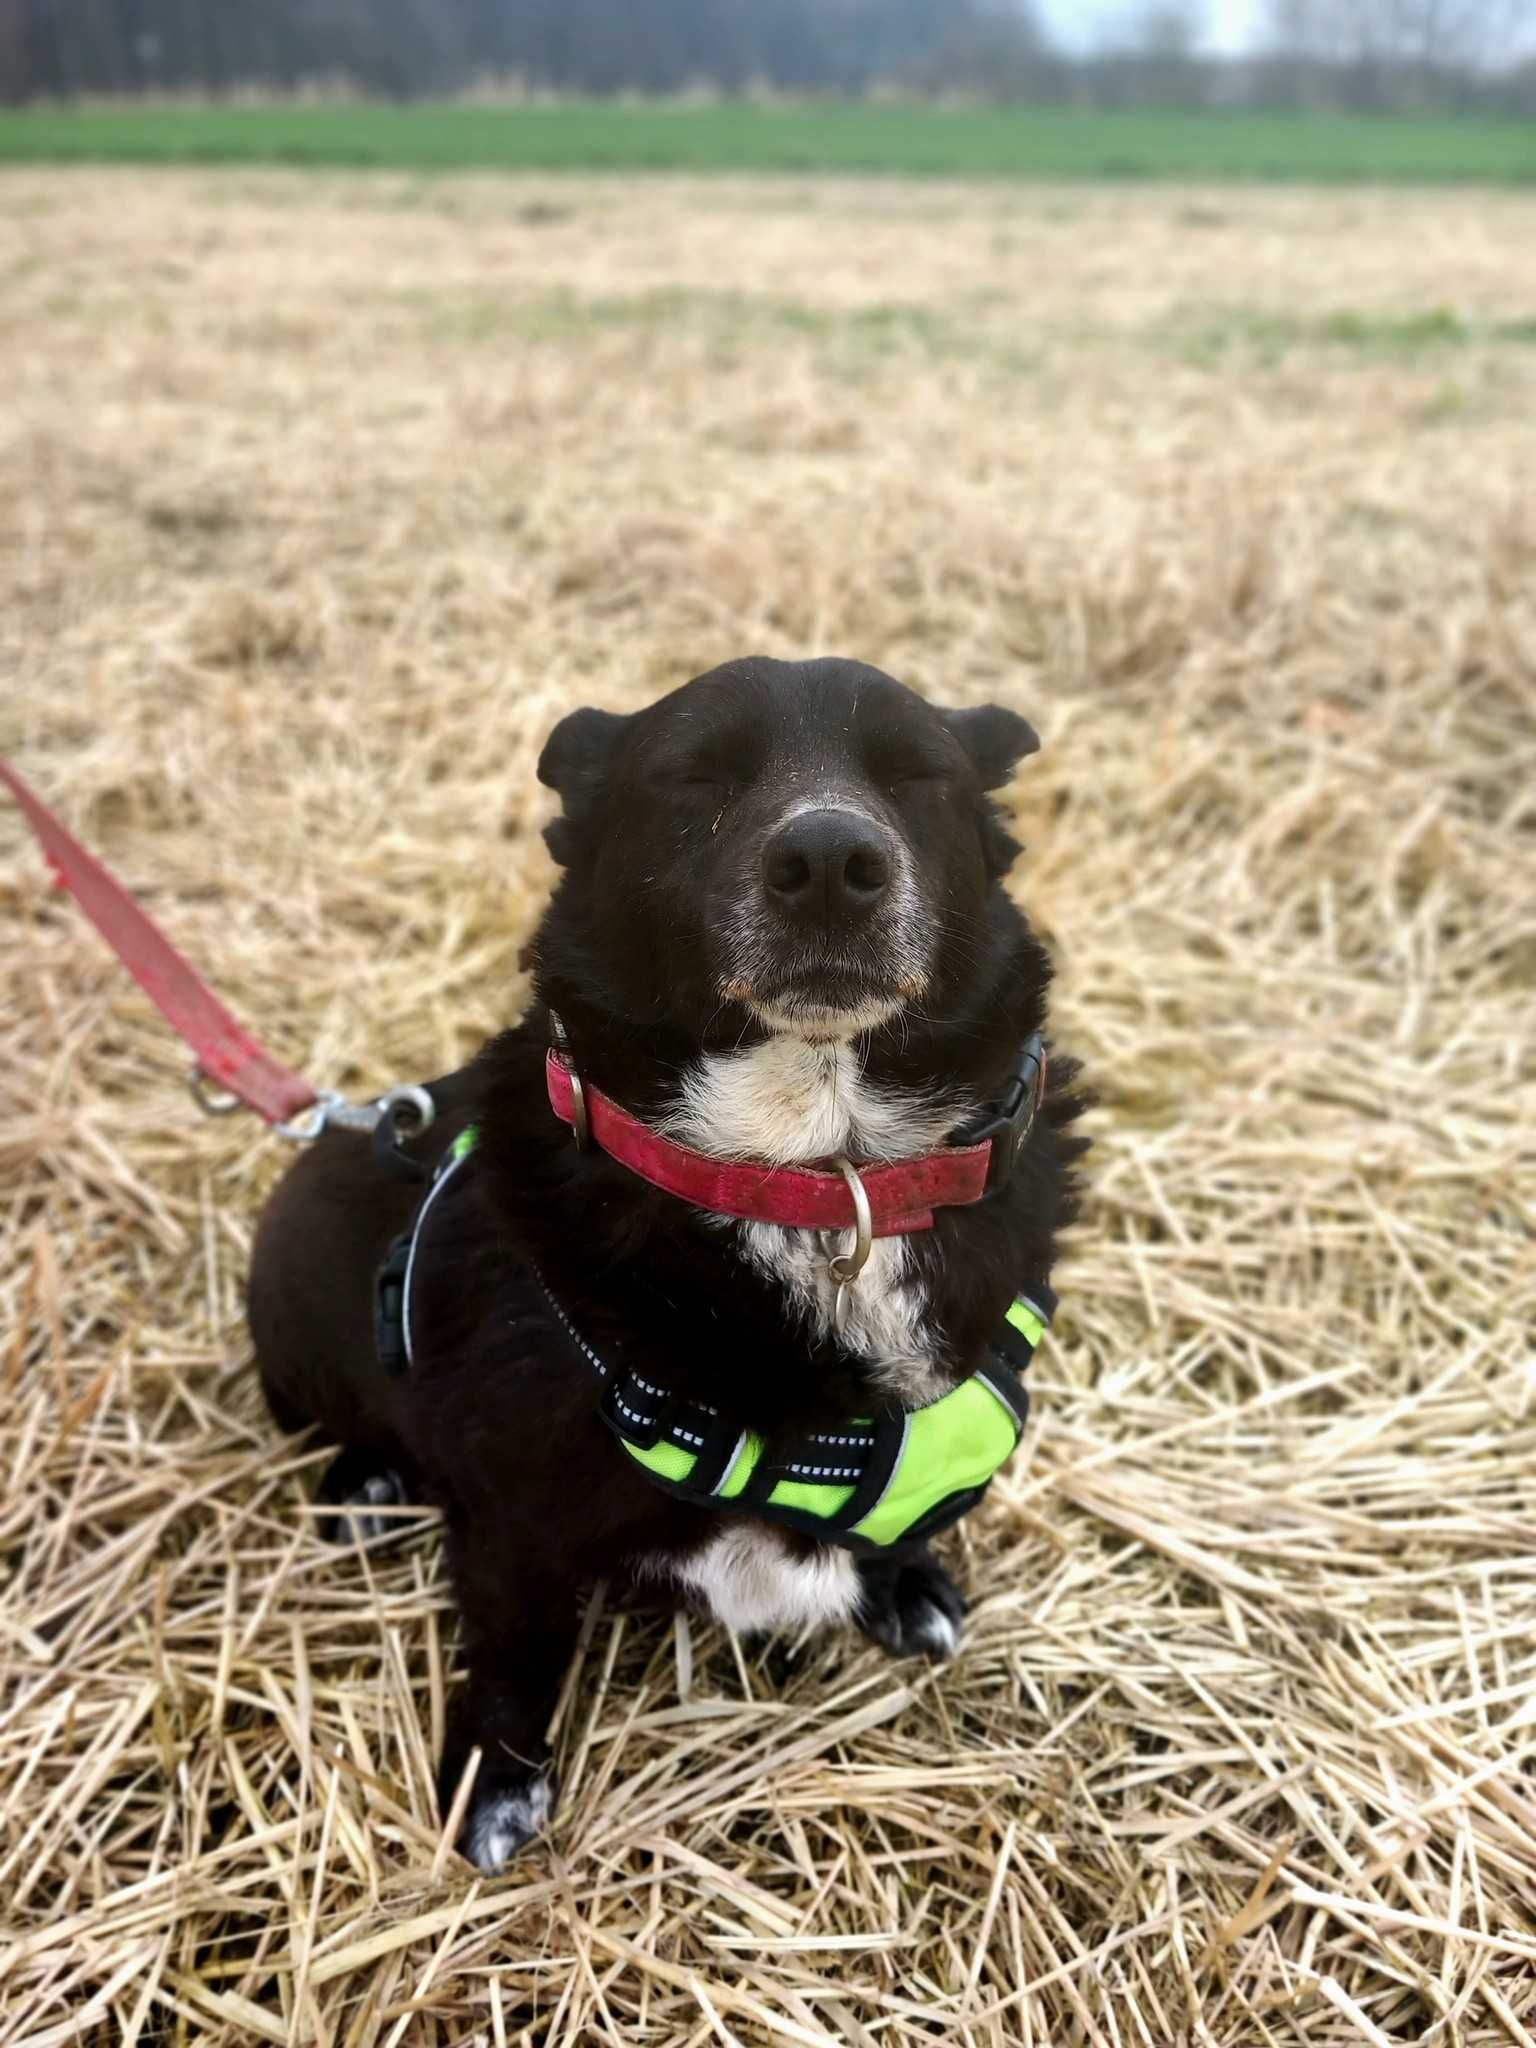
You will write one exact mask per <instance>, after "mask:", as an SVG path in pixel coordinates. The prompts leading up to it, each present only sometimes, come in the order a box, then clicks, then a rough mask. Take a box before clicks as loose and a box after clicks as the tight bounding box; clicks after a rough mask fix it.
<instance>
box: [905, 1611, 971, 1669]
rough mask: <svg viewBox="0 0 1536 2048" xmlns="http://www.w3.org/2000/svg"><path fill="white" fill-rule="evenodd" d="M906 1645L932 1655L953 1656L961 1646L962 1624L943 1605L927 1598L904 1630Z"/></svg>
mask: <svg viewBox="0 0 1536 2048" xmlns="http://www.w3.org/2000/svg"><path fill="white" fill-rule="evenodd" d="M902 1634H903V1637H904V1638H905V1647H906V1648H908V1649H910V1650H922V1651H923V1652H925V1654H926V1655H928V1656H930V1657H953V1655H954V1654H955V1652H956V1650H958V1649H959V1647H960V1624H959V1622H957V1621H956V1620H954V1618H953V1617H952V1616H950V1615H948V1614H946V1613H945V1612H944V1610H943V1608H942V1607H936V1606H930V1605H929V1603H928V1602H927V1601H926V1600H925V1601H923V1603H922V1604H921V1605H920V1606H919V1607H918V1608H917V1610H916V1612H915V1613H914V1614H913V1615H912V1616H911V1618H910V1620H909V1621H908V1622H907V1624H906V1626H905V1628H904V1629H903V1630H902Z"/></svg>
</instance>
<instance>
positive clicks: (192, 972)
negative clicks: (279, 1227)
mask: <svg viewBox="0 0 1536 2048" xmlns="http://www.w3.org/2000/svg"><path fill="white" fill-rule="evenodd" d="M0 782H3V783H4V784H5V785H6V787H7V788H8V789H9V790H10V792H11V794H12V796H14V797H15V799H16V801H17V803H18V804H20V806H21V809H22V814H23V816H24V817H25V818H26V820H27V823H28V824H29V825H30V826H31V827H32V830H33V831H34V832H35V833H36V834H37V837H38V840H39V842H40V844H41V846H42V849H43V852H44V854H45V855H46V856H47V859H48V864H49V866H50V867H51V868H52V869H53V872H54V874H55V875H56V876H57V877H58V880H59V882H60V883H61V885H62V886H63V887H64V888H66V889H68V891H69V892H70V894H71V895H72V896H73V897H74V899H75V901H76V902H77V903H78V904H79V905H80V908H81V909H82V910H83V911H84V912H85V914H86V916H87V917H88V918H89V919H90V920H91V923H92V924H93V925H95V927H96V929H97V931H99V932H100V933H101V935H102V937H103V938H104V939H105V940H106V942H107V944H108V945H109V946H110V947H111V948H112V950H113V952H114V953H116V955H117V957H118V958H119V960H121V961H122V963H123V965H124V966H125V967H126V968H127V969H128V972H129V973H130V974H131V975H132V976H133V978H134V980H135V981H136V982H137V983H138V984H139V987H140V988H141V989H143V991H144V993H145V994H146V995H147V996H148V997H149V999H150V1001H151V1002H152V1003H153V1004H154V1005H155V1007H156V1008H157V1009H158V1010H159V1011H160V1012H161V1014H162V1015H163V1016H164V1017H165V1018H166V1019H167V1020H168V1021H169V1022H170V1023H171V1024H172V1025H173V1026H174V1027H175V1029H176V1030H177V1031H179V1032H180V1033H181V1035H182V1037H183V1038H184V1039H185V1040H186V1041H187V1043H188V1045H190V1046H191V1048H192V1050H193V1051H194V1052H195V1053H196V1054H197V1059H198V1065H199V1066H200V1067H201V1068H202V1070H203V1072H204V1073H205V1074H206V1075H207V1076H208V1077H209V1078H210V1079H211V1080H214V1081H217V1082H218V1083H219V1084H220V1085H221V1086H222V1087H225V1088H227V1089H229V1090H230V1092H231V1093H232V1094H234V1095H238V1096H239V1098H240V1100H241V1101H242V1102H244V1103H246V1104H247V1105H248V1106H249V1107H250V1108H251V1109H254V1110H255V1111H256V1112H257V1114H258V1115H259V1116H263V1117H265V1118H266V1120H267V1122H268V1123H269V1124H282V1123H286V1122H287V1121H288V1120H289V1119H290V1118H291V1117H294V1116H296V1115H297V1114H298V1113H299V1111H300V1110H302V1109H308V1108H309V1107H310V1106H311V1105H312V1104H314V1103H316V1102H318V1101H319V1100H320V1099H321V1098H320V1097H319V1095H318V1094H317V1092H316V1090H315V1089H313V1088H311V1087H310V1085H309V1083H308V1082H307V1081H306V1080H305V1079H304V1078H303V1077H302V1075H299V1074H295V1073H291V1072H290V1071H289V1069H288V1068H287V1067H285V1066H283V1065H282V1063H281V1062H280V1061H279V1060H275V1059H274V1058H273V1057H272V1055H271V1053H269V1052H268V1051H266V1049H265V1048H264V1047H263V1046H260V1045H258V1044H257V1042H256V1040H255V1039H254V1038H252V1037H251V1035H250V1033H249V1032H248V1031H247V1030H245V1028H244V1027H243V1026H242V1025H241V1024H240V1023H239V1022H238V1021H237V1019H236V1018H234V1017H232V1016H231V1015H230V1013H229V1011H228V1010H226V1009H225V1007H224V1005H223V1004H222V1003H221V1002H220V1001H219V999H218V997H217V996H216V995H215V994H214V993H213V991H212V989H211V988H209V986H208V984H207V983H206V982H205V981H204V980H203V978H202V976H201V975H200V974H198V972H197V971H196V969H195V968H194V967H193V966H192V965H191V963H190V962H189V961H188V960H186V959H184V958H183V957H182V955H181V954H180V953H178V952H177V950H176V948H175V947H174V946H173V945H172V944H171V942H170V940H169V939H168V938H167V937H166V936H165V934H164V933H163V932H162V931H161V930H160V929H159V927H158V926H157V925H155V924H153V923H152V922H151V921H150V919H149V918H148V917H146V916H145V914H144V912H143V911H142V910H141V909H140V908H139V906H138V904H137V903H135V902H134V900H133V898H132V897H131V896H130V895H129V894H128V892H127V890H126V889H124V888H123V886H122V884H121V883H120V882H117V881H115V880H114V879H113V877H112V876H111V875H110V874H109V873H108V872H107V870H106V869H105V868H104V867H103V866H102V864H101V862H100V861H99V860H97V858H96V857H95V855H94V854H92V853H88V852H87V851H86V849H85V848H84V847H83V846H82V845H81V844H80V842H79V840H78V839H76V838H75V837H74V835H73V834H72V833H70V832H68V831H66V830H65V828H64V826H63V825H62V824H60V822H59V820H58V819H57V818H56V817H55V816H54V814H53V812H52V811H50V810H49V808H48V806H47V805H46V804H45V803H43V802H42V800H41V799H40V798H39V797H36V796H34V795H33V793H32V791H31V790H30V789H28V787H27V785H26V784H25V783H24V782H23V781H22V779H21V777H20V776H19V775H18V774H17V773H16V771H15V769H14V768H11V767H9V766H7V764H6V763H5V762H4V761H0Z"/></svg>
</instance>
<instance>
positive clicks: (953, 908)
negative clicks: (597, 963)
mask: <svg viewBox="0 0 1536 2048" xmlns="http://www.w3.org/2000/svg"><path fill="white" fill-rule="evenodd" d="M1038 746H1039V741H1038V739H1037V738H1036V736H1035V733H1034V731H1033V729H1032V728H1031V727H1030V726H1029V725H1028V724H1027V723H1026V722H1025V720H1024V719H1022V718H1020V717H1019V716H1018V715H1017V714H1016V713H1015V712H1012V711H1005V710H1002V709H1000V708H998V707H997V706H994V705H985V706H981V707H979V708H976V709H973V710H965V711H943V710H940V709H938V708H937V707H936V706H934V705H931V704H929V703H927V702H925V701H924V699H923V698H921V697H919V696H917V695H916V694H915V692H913V691H911V690H909V689H907V688H906V687H905V686H904V685H903V684H901V683H898V682H896V681H895V680H894V679H893V678H892V677H890V676H888V675H884V674H882V673H881V671H880V670H879V669H874V668H868V667H866V666H865V665H864V664H863V663H862V662H856V661H831V660H829V661H807V662H781V661H769V660H761V659H753V660H746V661H734V662H728V663H726V664H725V666H724V667H722V668H717V669H712V670H711V671H710V672H709V674H707V675H703V676H699V677H698V678H697V679H696V680H695V681H693V682H691V683H686V684H684V685H683V687H682V688H681V689H678V690H674V691H673V692H672V693H671V694H670V695H669V696H666V697H663V698H662V699H661V700H660V701H659V702H658V703H655V704H652V705H650V706H649V707H648V708H647V709H645V710H643V711H637V712H634V713H632V714H631V715H630V716H628V717H620V716H616V715H615V714H613V713H610V712H603V711H591V710H587V711H573V712H572V713H571V714H570V716H569V717H567V718H564V719H562V720H561V722H560V724H559V725H557V726H556V727H555V730H554V732H553V733H552V734H551V735H550V738H549V741H548V744H547V745H546V746H545V749H544V752H543V755H542V757H541V758H540V761H539V776H540V779H541V780H542V781H544V782H546V783H548V784H550V785H551V786H552V787H553V788H554V789H556V790H558V791H559V793H560V796H561V798H562V800H563V815H562V816H561V817H560V818H559V819H558V820H557V821H556V822H555V823H554V824H553V825H551V826H550V828H549V831H548V834H547V837H548V840H549V845H550V850H551V852H552V853H553V854H554V856H555V858H556V860H558V861H559V862H560V863H561V864H562V865H563V866H564V867H565V868H566V869H567V870H568V874H569V884H568V891H567V892H562V893H563V894H565V895H566V900H567V901H568V902H570V903H571V907H572V908H573V909H575V910H576V911H577V914H578V915H579V916H580V918H581V920H582V923H583V925H584V927H585V930H584V932H583V939H584V941H585V943H586V945H587V947H588V948H595V949H596V951H597V953H598V954H599V955H600V956H601V958H602V961H603V966H604V975H605V979H607V981H608V982H609V984H610V986H614V987H615V988H617V989H620V990H622V991H623V993H624V996H625V998H626V1002H625V1007H626V1009H629V1010H631V1011H632V1013H633V1014H636V1015H641V1014H645V1013H647V1012H648V1013H650V1014H652V1015H655V1014H656V1013H657V1010H658V1006H659V1007H660V1008H661V1009H662V1010H663V1011H664V1012H665V1015H666V1018H667V1021H668V1022H670V1023H673V1024H675V1025H678V1026H680V1027H682V1028H684V1029H686V1030H688V1031H689V1032H690V1033H691V1034H692V1035H694V1036H697V1037H701V1036H703V1034H704V1033H705V1031H706V1029H707V1028H708V1026H709V1025H710V1024H711V1022H713V1021H716V1020H718V1019H719V1018H721V1017H722V1016H727V1015H729V1013H730V1012H731V1010H732V1009H733V1008H734V1007H735V1006H740V1008H744V1009H745V1010H746V1011H747V1012H749V1013H750V1015H751V1016H752V1017H754V1018H755V1019H756V1020H757V1021H758V1023H759V1024H761V1025H762V1026H763V1027H765V1028H766V1029H767V1030H769V1031H774V1032H791V1033H794V1034H795V1035H796V1036H798V1037H802V1038H809V1039H847V1038H851V1037H853V1036H855V1035H856V1034H858V1033H860V1032H865V1031H870V1030H873V1029H874V1028H875V1027H876V1026H878V1025H880V1024H882V1023H884V1022H886V1021H887V1020H888V1019H890V1018H892V1017H894V1016H895V1015H896V1014H897V1013H898V1012H899V1011H900V1010H902V1009H903V1008H904V1007H905V1006H906V1005H908V1004H912V1003H917V1002H918V1001H919V1000H920V999H922V1000H923V1001H924V1002H925V1003H935V1004H939V1005H943V1004H944V1003H945V1002H946V1001H947V1000H949V999H952V998H953V997H954V995H955V994H956V993H957V992H958V991H959V990H960V989H962V988H963V987H964V986H965V985H966V983H967V981H968V979H969V978H970V977H971V975H972V974H973V973H974V971H975V967H976V962H977V957H978V954H979V952H980V950H981V949H980V946H979V938H980V934H981V931H982V927H983V922H984V919H985V916H986V912H987V906H988V901H989V896H990V893H991V891H992V890H993V888H994V886H995V884H996V883H997V880H998V878H999V877H1000V876H1001V875H1002V874H1003V872H1004V871H1005V870H1006V868H1007V867H1008V865H1009V863H1010V862H1011V860H1012V859H1013V856H1014V854H1015V853H1016V852H1017V850H1018V849H1017V848H1016V846H1015V845H1014V843H1013V841H1012V840H1011V839H1010V838H1009V837H1008V835H1007V833H1006V832H1005V831H1004V829H1003V827H1002V825H1001V823H1000V822H999V820H998V817H997V814H996V812H995V810H994V808H993V806H992V804H991V803H990V802H989V801H988V797H987V791H989V790H992V789H996V788H998V787H999V786H1000V785H1001V784H1003V783H1005V782H1006V781H1007V780H1008V778H1009V775H1010V774H1011V773H1012V771H1013V768H1014V765H1015V763H1016V762H1018V761H1019V760H1020V759H1021V758H1022V757H1023V756H1024V755H1026V754H1031V753H1033V752H1034V751H1035V750H1036V748H1037V747H1038ZM573 899H574V900H573ZM735 1013H736V1015H737V1016H738V1017H739V1015H740V1009H736V1012H735Z"/></svg>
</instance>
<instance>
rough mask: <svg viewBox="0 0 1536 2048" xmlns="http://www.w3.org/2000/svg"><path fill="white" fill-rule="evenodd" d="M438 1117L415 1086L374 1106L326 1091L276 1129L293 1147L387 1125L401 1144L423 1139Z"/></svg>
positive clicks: (383, 1097)
mask: <svg viewBox="0 0 1536 2048" xmlns="http://www.w3.org/2000/svg"><path fill="white" fill-rule="evenodd" d="M436 1115H437V1104H436V1103H435V1102H434V1101H433V1100H432V1097H431V1096H430V1095H429V1094H428V1093H427V1091H426V1089H425V1088H418V1087H417V1086H416V1085H415V1083H414V1082H406V1083H403V1084H402V1085H401V1086H400V1087H398V1088H390V1089H387V1090H386V1091H385V1093H384V1094H382V1095H377V1096H375V1097H374V1099H373V1100H372V1101H371V1102H348V1100H347V1098H346V1097H345V1095H343V1094H342V1093H341V1092H340V1090H339V1089H336V1088H325V1089H322V1090H321V1092H320V1094H318V1095H317V1096H316V1097H315V1099H314V1101H313V1102H311V1103H308V1104H307V1105H306V1106H305V1107H304V1108H303V1109H301V1110H300V1111H299V1113H298V1115H297V1116H291V1117H289V1118H288V1120H287V1122H286V1123H281V1124H274V1125H273V1127H272V1128H273V1129H274V1131H275V1132H276V1133H277V1135H278V1137H280V1138H287V1139H288V1141H289V1142H290V1143H291V1144H294V1145H307V1144H309V1143H311V1142H312V1141H313V1140H314V1139H316V1138H318V1137H319V1136H320V1134H321V1132H322V1131H328V1130H332V1129H335V1130H339V1131H363V1132H368V1131H376V1130H377V1129H378V1128H379V1126H380V1125H381V1124H386V1123H387V1124H389V1125H391V1126H392V1127H393V1130H394V1133H395V1141H396V1142H398V1140H399V1139H400V1138H403V1137H412V1138H415V1137H419V1136H420V1135H421V1133H422V1132H423V1131H425V1130H427V1129H429V1128H430V1127H431V1124H432V1120H433V1118H434V1117H435V1116H436Z"/></svg>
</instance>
